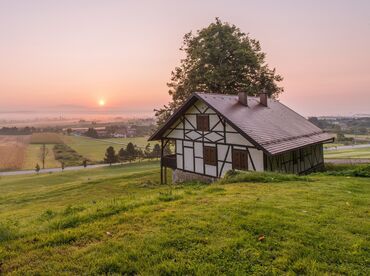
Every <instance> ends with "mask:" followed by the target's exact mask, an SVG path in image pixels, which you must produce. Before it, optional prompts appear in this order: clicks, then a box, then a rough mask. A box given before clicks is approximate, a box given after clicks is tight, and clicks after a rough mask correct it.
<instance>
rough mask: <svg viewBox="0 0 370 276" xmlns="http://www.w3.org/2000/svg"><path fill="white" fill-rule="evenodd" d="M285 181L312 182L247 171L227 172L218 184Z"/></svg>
mask: <svg viewBox="0 0 370 276" xmlns="http://www.w3.org/2000/svg"><path fill="white" fill-rule="evenodd" d="M285 181H312V179H310V178H309V177H307V176H298V175H295V174H283V173H276V172H249V171H234V170H230V171H228V172H227V173H226V174H225V176H224V177H223V179H221V180H220V183H222V184H227V183H237V182H262V183H268V182H285Z"/></svg>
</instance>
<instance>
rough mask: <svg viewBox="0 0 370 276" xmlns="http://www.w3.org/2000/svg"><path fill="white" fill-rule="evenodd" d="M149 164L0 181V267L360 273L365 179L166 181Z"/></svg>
mask: <svg viewBox="0 0 370 276" xmlns="http://www.w3.org/2000/svg"><path fill="white" fill-rule="evenodd" d="M158 167H159V164H158V162H146V163H143V164H131V165H124V166H117V167H107V168H101V169H87V170H82V171H78V172H77V171H76V172H64V173H57V174H45V175H31V176H12V177H2V178H1V179H0V190H1V191H2V192H1V196H0V263H1V266H0V273H1V272H2V273H16V274H51V275H53V274H60V273H63V274H104V273H109V274H112V273H117V274H141V275H155V274H162V275H170V274H187V275H189V274H198V275H215V274H229V275H235V274H239V275H240V274H324V273H327V274H350V275H359V274H362V275H369V274H370V269H369V267H370V266H369V260H370V253H369V246H370V243H369V239H368V237H369V235H370V220H369V218H370V216H369V211H370V210H369V204H368V203H369V199H370V198H369V197H370V185H369V179H368V178H360V177H348V176H346V177H340V176H325V175H314V176H309V178H306V177H303V178H297V177H294V178H292V179H289V178H287V180H291V181H283V182H275V183H258V182H252V183H233V184H221V183H215V184H210V185H205V184H200V183H188V184H186V185H176V186H174V187H173V188H170V187H168V186H161V185H159V184H158V182H159V169H158ZM308 180H309V181H308Z"/></svg>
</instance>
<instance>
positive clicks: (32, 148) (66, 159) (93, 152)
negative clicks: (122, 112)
mask: <svg viewBox="0 0 370 276" xmlns="http://www.w3.org/2000/svg"><path fill="white" fill-rule="evenodd" d="M129 142H132V143H134V144H135V145H137V146H138V147H141V148H144V147H145V146H146V145H147V143H148V142H147V137H137V138H111V139H92V138H88V137H82V136H64V135H62V134H57V133H33V134H32V135H23V136H22V135H18V136H10V135H4V136H0V170H20V169H34V168H35V166H36V164H37V163H39V164H40V162H41V161H40V157H39V155H40V146H41V145H43V144H45V145H46V148H47V150H48V155H47V156H46V162H45V168H56V167H60V166H61V162H63V163H65V165H66V166H75V165H81V164H82V162H83V160H85V159H86V160H88V161H89V163H90V164H94V163H100V162H102V161H103V159H104V155H105V151H106V149H107V148H108V147H109V146H113V147H114V148H115V150H116V152H118V151H119V149H121V148H122V147H126V145H127V144H128V143H129ZM61 145H64V146H61ZM153 145H154V144H152V146H153Z"/></svg>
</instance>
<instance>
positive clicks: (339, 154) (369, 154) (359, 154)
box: [324, 147, 370, 159]
mask: <svg viewBox="0 0 370 276" xmlns="http://www.w3.org/2000/svg"><path fill="white" fill-rule="evenodd" d="M324 157H325V158H327V159H368V158H369V159H370V147H368V148H357V149H356V148H355V149H344V150H327V151H324Z"/></svg>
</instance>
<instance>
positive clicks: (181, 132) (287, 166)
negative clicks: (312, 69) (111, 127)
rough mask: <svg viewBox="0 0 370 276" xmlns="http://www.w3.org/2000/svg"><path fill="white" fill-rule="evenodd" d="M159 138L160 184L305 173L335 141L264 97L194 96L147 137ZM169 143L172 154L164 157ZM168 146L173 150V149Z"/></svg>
mask: <svg viewBox="0 0 370 276" xmlns="http://www.w3.org/2000/svg"><path fill="white" fill-rule="evenodd" d="M152 140H161V144H162V155H161V181H162V182H163V180H164V179H166V174H167V168H171V169H173V170H174V173H173V178H174V181H183V180H188V179H194V178H195V179H197V178H205V179H208V180H212V179H215V178H219V177H222V176H223V175H224V174H225V173H226V172H227V171H228V170H231V169H237V170H252V171H279V172H286V173H297V174H302V173H308V172H311V171H315V170H317V169H319V168H321V167H322V166H323V162H324V159H323V144H324V143H329V142H333V140H334V138H333V137H332V136H330V135H329V134H327V133H324V132H323V131H322V130H321V129H320V128H318V127H316V126H315V125H313V124H312V123H310V122H309V121H308V120H306V119H305V118H304V117H302V116H301V115H299V114H297V113H296V112H294V111H293V110H291V109H290V108H288V107H287V106H285V105H283V104H282V103H280V102H279V101H277V100H275V99H270V98H268V97H267V94H265V93H261V94H260V96H259V97H250V96H247V94H246V93H239V95H223V94H222V95H221V94H208V93H194V94H193V95H192V96H191V97H190V98H189V99H188V100H187V101H186V102H185V103H184V104H183V105H182V106H181V107H180V108H179V109H178V110H177V111H176V112H175V113H174V114H173V115H172V116H171V117H170V118H169V119H168V120H167V121H166V122H165V124H164V125H163V126H162V127H161V128H159V129H158V130H157V131H156V132H155V133H154V134H153V135H152V136H151V137H150V138H149V141H152ZM169 145H173V146H174V149H175V154H173V155H167V156H165V155H164V154H163V153H164V152H165V150H164V148H165V147H168V146H169ZM173 146H172V147H173Z"/></svg>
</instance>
